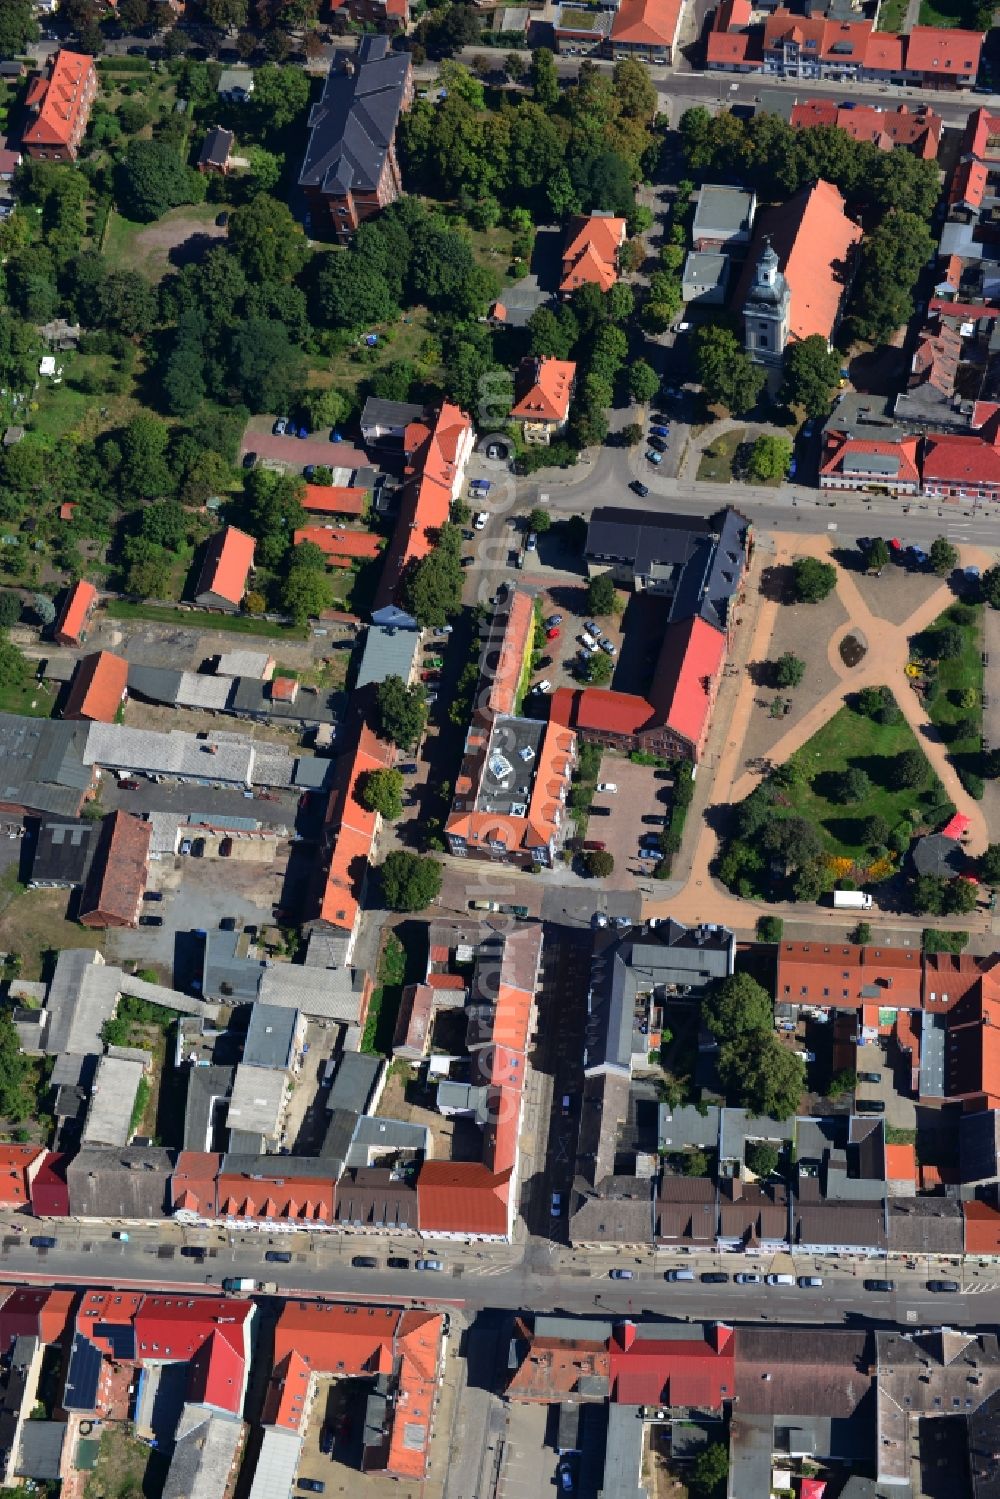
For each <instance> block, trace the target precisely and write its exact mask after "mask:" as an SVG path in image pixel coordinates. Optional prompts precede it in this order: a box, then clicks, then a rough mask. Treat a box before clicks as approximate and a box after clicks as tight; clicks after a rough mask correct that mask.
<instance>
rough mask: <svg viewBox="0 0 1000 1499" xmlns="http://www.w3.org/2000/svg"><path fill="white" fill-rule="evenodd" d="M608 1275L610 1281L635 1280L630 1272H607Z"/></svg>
mask: <svg viewBox="0 0 1000 1499" xmlns="http://www.w3.org/2000/svg"><path fill="white" fill-rule="evenodd" d="M608 1275H609V1276H610V1277H611V1279H612V1280H635V1274H634V1272H633V1271H631V1270H609V1271H608Z"/></svg>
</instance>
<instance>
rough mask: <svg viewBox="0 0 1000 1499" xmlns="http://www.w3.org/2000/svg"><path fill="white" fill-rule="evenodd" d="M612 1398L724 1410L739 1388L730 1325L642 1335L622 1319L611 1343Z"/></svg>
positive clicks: (628, 1402)
mask: <svg viewBox="0 0 1000 1499" xmlns="http://www.w3.org/2000/svg"><path fill="white" fill-rule="evenodd" d="M608 1351H609V1353H610V1355H611V1399H612V1400H613V1401H615V1402H616V1403H617V1404H619V1405H660V1404H663V1405H686V1406H697V1407H699V1408H700V1409H703V1410H720V1409H721V1408H722V1405H723V1402H725V1401H727V1400H732V1398H733V1396H734V1395H735V1393H736V1377H735V1346H734V1340H733V1334H732V1329H731V1328H728V1327H720V1328H716V1329H713V1330H712V1331H711V1332H710V1334H709V1337H708V1338H690V1339H688V1338H683V1339H678V1340H677V1341H674V1340H672V1339H671V1340H667V1339H663V1340H660V1339H657V1338H638V1337H636V1335H635V1328H634V1326H633V1325H632V1324H631V1323H630V1322H625V1323H620V1324H619V1325H618V1326H617V1327H616V1328H615V1332H614V1335H613V1336H612V1338H611V1342H610V1344H609V1345H608Z"/></svg>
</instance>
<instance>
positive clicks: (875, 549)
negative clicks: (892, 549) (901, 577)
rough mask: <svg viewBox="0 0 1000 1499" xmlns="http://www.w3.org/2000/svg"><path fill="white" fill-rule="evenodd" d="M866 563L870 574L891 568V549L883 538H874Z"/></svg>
mask: <svg viewBox="0 0 1000 1499" xmlns="http://www.w3.org/2000/svg"><path fill="white" fill-rule="evenodd" d="M866 561H867V568H868V571H869V572H870V573H880V572H881V571H882V569H883V568H885V567H888V566H889V548H888V545H887V544H886V542H885V541H883V539H882V537H881V536H875V537H873V539H872V544H871V546H870V547H869V548H868V556H867V559H866Z"/></svg>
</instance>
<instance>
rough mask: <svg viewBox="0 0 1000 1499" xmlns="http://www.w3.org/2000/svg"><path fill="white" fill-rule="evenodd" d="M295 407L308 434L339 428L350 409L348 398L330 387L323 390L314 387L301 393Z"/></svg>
mask: <svg viewBox="0 0 1000 1499" xmlns="http://www.w3.org/2000/svg"><path fill="white" fill-rule="evenodd" d="M295 407H296V410H297V411H298V414H299V416H300V417H301V418H302V421H303V423H304V425H305V426H306V427H307V428H308V429H309V431H310V432H319V431H321V430H322V429H323V428H325V427H338V426H340V424H341V422H343V421H345V420H346V418H347V414H348V412H349V411H350V409H351V408H350V402H349V400H348V398H347V397H346V396H345V395H343V394H342V393H341V392H340V391H339V390H335V389H334V388H333V387H332V386H327V387H326V388H325V389H324V388H322V387H319V386H316V387H313V388H312V389H311V390H304V391H302V393H301V394H300V395H299V396H298V397H297V399H296V401H295Z"/></svg>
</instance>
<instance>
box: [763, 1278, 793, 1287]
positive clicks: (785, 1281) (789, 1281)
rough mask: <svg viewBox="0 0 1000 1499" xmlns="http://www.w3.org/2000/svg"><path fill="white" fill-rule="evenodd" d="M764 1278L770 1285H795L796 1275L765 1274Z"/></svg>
mask: <svg viewBox="0 0 1000 1499" xmlns="http://www.w3.org/2000/svg"><path fill="white" fill-rule="evenodd" d="M764 1279H765V1280H766V1281H767V1283H768V1285H769V1286H794V1284H795V1276H794V1275H765V1277H764Z"/></svg>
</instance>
